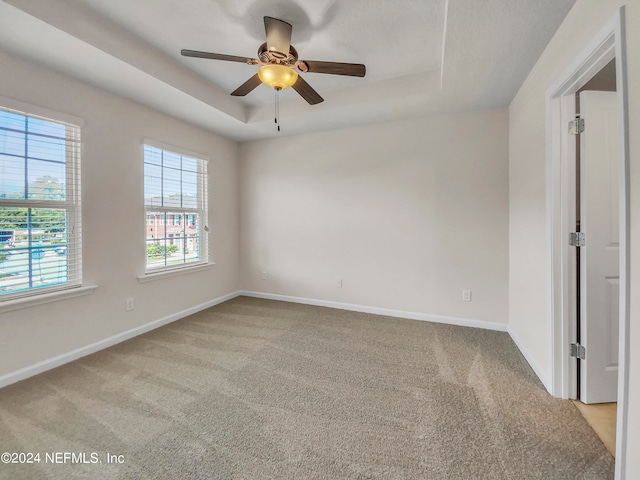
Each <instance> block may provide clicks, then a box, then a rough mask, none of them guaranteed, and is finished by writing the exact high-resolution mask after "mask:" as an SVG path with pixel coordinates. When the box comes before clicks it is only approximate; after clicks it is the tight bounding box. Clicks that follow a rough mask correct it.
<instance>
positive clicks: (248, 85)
mask: <svg viewBox="0 0 640 480" xmlns="http://www.w3.org/2000/svg"><path fill="white" fill-rule="evenodd" d="M261 83H262V80H260V77H258V74H257V73H256V74H255V75H254V76H253V77H251V78H250V79H249V80H247V81H246V82H244V83H243V84H242V85H240V86H239V87H238V88H236V89H235V90H234V91H233V92H231V95H233V96H234V97H244V96H245V95H246V94H247V93H249V92H251V91H252V90H253V89H254V88H256V87H257V86H258V85H260V84H261Z"/></svg>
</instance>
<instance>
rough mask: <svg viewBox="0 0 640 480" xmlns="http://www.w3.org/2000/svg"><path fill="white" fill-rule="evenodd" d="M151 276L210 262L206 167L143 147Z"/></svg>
mask: <svg viewBox="0 0 640 480" xmlns="http://www.w3.org/2000/svg"><path fill="white" fill-rule="evenodd" d="M144 203H145V218H146V222H145V224H146V225H145V228H146V255H147V267H146V271H147V273H156V272H159V271H163V270H170V269H175V268H182V267H185V266H191V265H194V264H202V263H206V262H207V250H208V248H207V234H206V232H207V231H208V227H207V218H208V215H207V162H206V160H204V159H201V158H195V157H193V156H187V155H182V154H180V153H176V152H172V151H169V150H165V149H163V148H159V147H155V146H152V145H145V146H144Z"/></svg>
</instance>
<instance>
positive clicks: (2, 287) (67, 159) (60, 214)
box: [0, 107, 82, 301]
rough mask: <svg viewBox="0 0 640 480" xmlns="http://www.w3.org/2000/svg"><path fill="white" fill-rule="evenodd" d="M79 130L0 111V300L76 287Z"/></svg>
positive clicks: (79, 240)
mask: <svg viewBox="0 0 640 480" xmlns="http://www.w3.org/2000/svg"><path fill="white" fill-rule="evenodd" d="M81 218H82V215H81V210H80V127H79V126H77V125H72V124H69V123H66V122H63V121H58V120H56V119H49V118H43V117H40V116H35V115H30V114H29V113H28V112H22V111H17V110H13V109H6V108H2V107H0V301H2V300H8V299H13V298H17V297H23V296H29V295H37V294H40V293H47V292H50V291H52V290H59V289H63V288H69V287H73V286H78V285H80V284H81V283H82V228H81Z"/></svg>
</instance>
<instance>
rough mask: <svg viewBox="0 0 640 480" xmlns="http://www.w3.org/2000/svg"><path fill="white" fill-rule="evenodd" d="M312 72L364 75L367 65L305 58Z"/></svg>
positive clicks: (350, 75) (351, 75) (308, 68)
mask: <svg viewBox="0 0 640 480" xmlns="http://www.w3.org/2000/svg"><path fill="white" fill-rule="evenodd" d="M302 63H303V64H305V65H306V66H307V71H308V72H311V73H329V74H331V75H347V76H349V77H364V76H365V74H366V73H367V67H365V66H364V65H363V64H361V63H340V62H318V61H315V60H305V61H304V62H302Z"/></svg>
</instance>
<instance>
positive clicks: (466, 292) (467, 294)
mask: <svg viewBox="0 0 640 480" xmlns="http://www.w3.org/2000/svg"><path fill="white" fill-rule="evenodd" d="M462 301H463V302H470V301H471V290H463V291H462Z"/></svg>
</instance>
